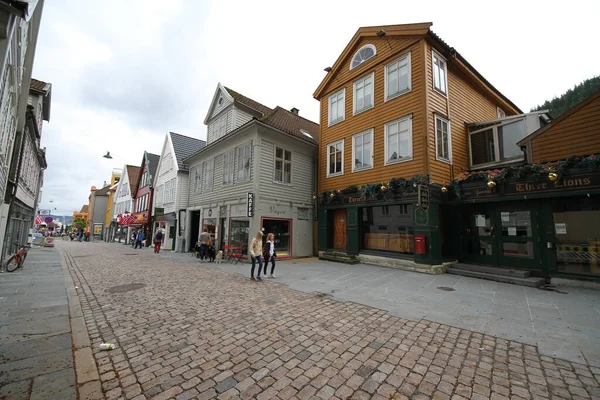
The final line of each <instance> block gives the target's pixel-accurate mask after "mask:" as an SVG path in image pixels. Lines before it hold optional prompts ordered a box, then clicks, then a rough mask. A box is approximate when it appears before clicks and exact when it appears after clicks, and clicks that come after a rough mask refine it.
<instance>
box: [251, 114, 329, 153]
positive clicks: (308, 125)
mask: <svg viewBox="0 0 600 400" xmlns="http://www.w3.org/2000/svg"><path fill="white" fill-rule="evenodd" d="M260 121H261V122H263V123H265V124H267V125H269V126H272V127H274V128H277V129H279V130H281V131H284V132H286V133H289V134H290V135H293V136H295V137H297V138H298V139H301V140H303V141H306V142H309V143H312V144H318V143H319V124H317V123H315V122H312V121H310V120H308V119H306V118H303V117H301V116H299V115H298V114H295V113H293V112H290V111H288V110H286V109H284V108H281V107H279V106H277V107H275V109H274V110H273V111H271V112H270V113H268V114H267V115H265V116H264V117H263V118H261V119H260ZM302 131H305V132H306V133H308V134H309V135H310V136H311V137H309V136H307V135H306V134H304V133H302Z"/></svg>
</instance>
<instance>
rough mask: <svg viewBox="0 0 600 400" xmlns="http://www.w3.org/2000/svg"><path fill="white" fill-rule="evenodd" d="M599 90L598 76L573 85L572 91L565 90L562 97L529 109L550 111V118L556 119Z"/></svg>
mask: <svg viewBox="0 0 600 400" xmlns="http://www.w3.org/2000/svg"><path fill="white" fill-rule="evenodd" d="M598 90H600V76H595V77H593V78H591V79H587V80H585V81H583V82H582V83H580V84H579V85H575V87H574V88H573V89H569V90H567V91H566V92H565V93H564V94H563V95H562V96H560V97H555V98H553V99H552V100H550V101H548V100H546V102H544V104H542V105H541V106H537V107H534V108H532V109H531V111H539V110H550V115H552V118H556V117H558V116H559V115H560V114H562V113H564V112H565V111H567V110H568V109H570V108H572V107H574V106H576V105H577V104H579V103H581V102H582V101H583V100H585V99H587V98H588V97H590V96H591V95H592V94H594V93H596V92H597V91H598Z"/></svg>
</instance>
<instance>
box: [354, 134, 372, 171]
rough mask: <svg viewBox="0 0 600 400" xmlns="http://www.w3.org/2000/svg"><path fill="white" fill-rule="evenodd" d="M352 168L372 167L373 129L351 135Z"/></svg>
mask: <svg viewBox="0 0 600 400" xmlns="http://www.w3.org/2000/svg"><path fill="white" fill-rule="evenodd" d="M352 152H353V153H352V159H353V160H354V164H353V165H352V170H353V171H356V170H360V169H367V168H373V130H372V129H369V130H368V131H365V132H361V133H359V134H356V135H354V136H353V137H352Z"/></svg>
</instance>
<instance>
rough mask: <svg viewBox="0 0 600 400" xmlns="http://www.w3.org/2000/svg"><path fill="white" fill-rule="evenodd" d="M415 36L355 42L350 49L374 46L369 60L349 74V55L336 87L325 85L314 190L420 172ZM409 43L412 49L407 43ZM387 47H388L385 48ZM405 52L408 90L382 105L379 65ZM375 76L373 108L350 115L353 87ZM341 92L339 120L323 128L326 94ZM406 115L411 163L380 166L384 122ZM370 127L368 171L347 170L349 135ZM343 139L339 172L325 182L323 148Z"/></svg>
mask: <svg viewBox="0 0 600 400" xmlns="http://www.w3.org/2000/svg"><path fill="white" fill-rule="evenodd" d="M415 40H418V38H403V39H393V38H388V42H389V45H388V43H387V42H386V41H385V40H384V39H382V38H376V39H375V38H373V39H369V40H364V41H360V42H359V43H358V44H357V46H356V49H359V48H360V47H362V46H363V45H364V44H366V43H372V44H374V45H375V46H376V48H377V55H376V56H375V58H373V59H371V60H369V61H366V62H365V63H364V64H363V65H362V66H360V67H358V68H355V69H354V70H352V71H349V65H350V64H349V63H350V61H351V58H352V57H353V55H354V52H352V54H351V55H350V56H349V60H347V61H346V62H345V63H344V64H343V65H342V67H341V69H340V71H339V73H338V76H337V77H336V79H333V80H332V82H334V83H336V84H337V86H335V87H331V88H330V89H329V90H328V91H327V94H326V95H325V96H324V97H323V98H322V99H320V100H321V133H320V141H319V143H320V150H319V191H323V190H328V189H342V188H344V187H347V186H349V185H358V186H360V185H361V184H367V183H375V182H382V181H387V180H390V179H391V178H394V177H398V178H399V177H406V178H410V177H412V176H414V175H417V174H422V173H423V172H424V160H425V159H424V156H423V154H424V148H423V141H422V140H419V137H420V136H422V132H424V129H425V114H424V102H423V91H422V90H421V88H422V86H423V80H424V77H423V73H422V71H423V68H422V65H421V64H422V63H421V57H422V47H421V46H420V45H419V43H418V42H416V43H415ZM411 44H412V45H411ZM390 47H391V49H390ZM409 51H410V52H411V91H410V92H408V93H405V94H403V95H401V96H398V97H396V98H394V99H391V100H389V101H387V102H385V101H384V92H385V91H384V84H385V77H384V75H385V66H386V65H387V64H389V63H390V62H392V61H393V60H395V59H396V58H398V57H400V56H403V55H404V54H406V53H408V52H409ZM373 71H374V72H375V79H374V80H375V82H374V107H373V108H371V109H369V110H367V111H363V112H361V113H360V114H357V115H356V116H353V115H352V110H353V83H354V81H355V80H356V79H357V78H360V77H362V76H365V75H367V74H370V73H371V72H373ZM341 88H345V89H346V97H345V120H344V121H342V122H339V123H337V124H335V125H333V126H331V127H328V121H329V119H328V111H329V101H328V99H329V95H331V94H332V93H334V92H336V91H338V90H340V89H341ZM409 115H412V132H413V140H412V142H413V149H412V150H413V159H412V160H411V161H407V162H402V163H397V164H392V165H387V166H386V165H385V159H386V157H385V124H386V123H388V122H391V121H393V120H395V119H398V118H401V117H405V116H409ZM371 128H372V129H373V130H374V132H373V142H374V143H373V164H374V166H373V168H372V169H368V170H363V171H358V172H352V164H353V162H352V136H353V135H355V134H357V133H360V132H362V131H365V130H367V129H371ZM340 139H344V167H343V168H344V174H343V175H341V176H336V177H331V178H327V145H328V144H329V143H332V142H335V141H337V140H340Z"/></svg>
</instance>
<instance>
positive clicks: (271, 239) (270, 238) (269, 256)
mask: <svg viewBox="0 0 600 400" xmlns="http://www.w3.org/2000/svg"><path fill="white" fill-rule="evenodd" d="M265 247H266V249H265V271H264V272H265V273H264V275H265V277H266V276H267V267H268V266H269V260H271V273H270V274H269V276H268V278H276V276H275V274H274V273H273V272H275V258H276V257H277V253H276V252H275V235H273V234H272V233H269V234H268V235H267V243H266V244H265Z"/></svg>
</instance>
